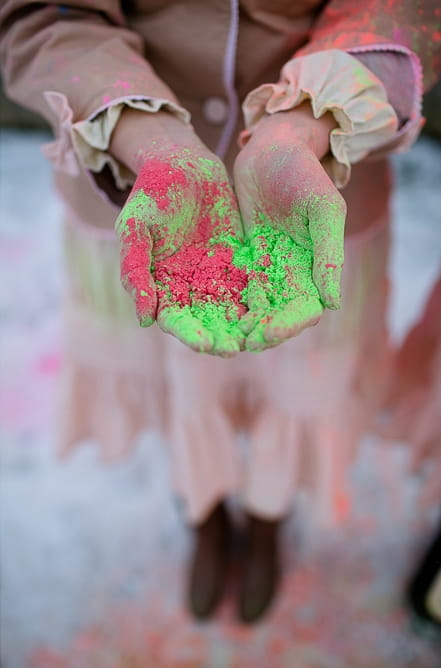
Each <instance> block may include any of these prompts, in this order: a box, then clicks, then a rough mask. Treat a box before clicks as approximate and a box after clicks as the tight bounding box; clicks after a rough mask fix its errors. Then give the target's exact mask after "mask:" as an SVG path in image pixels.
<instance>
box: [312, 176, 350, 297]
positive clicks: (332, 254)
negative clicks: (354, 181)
mask: <svg viewBox="0 0 441 668" xmlns="http://www.w3.org/2000/svg"><path fill="white" fill-rule="evenodd" d="M326 178H328V177H327V176H326ZM308 221H309V232H310V234H311V240H312V246H313V258H314V263H313V269H312V277H313V280H314V283H315V285H316V286H317V289H318V291H319V293H320V297H321V299H322V302H323V305H324V306H325V308H330V309H338V308H340V303H341V296H340V281H341V271H342V267H343V259H344V228H345V221H346V202H345V201H344V199H343V197H342V196H341V195H340V194H339V193H338V192H337V191H336V190H335V188H334V186H332V190H331V191H330V192H329V193H325V194H323V195H320V196H318V195H317V196H314V197H313V198H312V199H311V200H310V202H309V203H308Z"/></svg>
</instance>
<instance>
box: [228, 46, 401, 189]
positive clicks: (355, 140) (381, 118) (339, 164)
mask: <svg viewBox="0 0 441 668" xmlns="http://www.w3.org/2000/svg"><path fill="white" fill-rule="evenodd" d="M305 100H310V101H311V107H312V111H313V114H314V117H315V118H320V117H321V116H323V115H324V114H326V113H327V112H331V113H332V114H333V115H334V118H335V120H336V122H337V123H338V127H337V128H335V129H334V130H332V131H331V134H330V149H331V152H330V154H329V155H328V156H326V157H325V158H324V160H323V161H322V163H323V166H324V167H325V169H326V171H327V172H328V173H329V175H330V177H331V178H332V179H333V181H334V183H335V184H336V186H337V187H339V188H343V187H344V186H345V185H346V184H347V183H348V181H349V178H350V170H351V164H353V163H356V162H359V161H360V160H362V159H363V158H365V157H366V156H367V155H368V154H370V153H372V152H374V151H377V150H378V149H379V148H380V147H384V146H386V145H388V144H389V143H391V144H393V143H394V139H395V140H396V136H397V131H398V125H399V124H398V118H397V115H396V113H395V111H394V109H393V108H392V106H391V105H390V104H389V102H388V99H387V94H386V90H385V88H384V86H383V84H382V82H381V81H380V80H379V79H378V78H377V77H376V76H375V75H374V74H373V73H372V72H371V71H370V70H369V69H368V68H367V67H365V66H364V65H363V64H362V63H361V62H360V61H359V60H358V59H357V58H355V57H353V56H351V55H349V54H348V53H346V52H344V51H340V50H338V49H330V50H327V51H319V52H317V53H313V54H308V55H306V56H301V57H298V58H294V59H292V60H290V61H289V62H288V63H286V65H285V66H284V67H283V68H282V71H281V77H280V81H279V82H278V83H276V84H264V85H262V86H260V87H259V88H256V89H255V90H254V91H252V92H251V93H249V95H248V96H247V98H246V99H245V101H244V104H243V113H244V119H245V127H246V130H244V132H243V133H242V134H241V136H240V139H239V143H240V145H241V146H244V145H245V143H246V142H247V141H248V139H249V137H250V136H251V134H252V133H253V131H254V130H255V128H256V127H257V125H258V123H259V121H260V119H261V118H262V117H263V116H264V115H265V114H275V113H277V112H279V111H288V110H290V109H294V108H295V107H297V106H299V105H300V104H301V103H302V102H304V101H305ZM394 148H395V149H396V146H394Z"/></svg>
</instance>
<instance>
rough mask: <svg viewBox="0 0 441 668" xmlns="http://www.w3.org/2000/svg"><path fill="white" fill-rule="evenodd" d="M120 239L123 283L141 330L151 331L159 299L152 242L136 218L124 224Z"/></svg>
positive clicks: (147, 232)
mask: <svg viewBox="0 0 441 668" xmlns="http://www.w3.org/2000/svg"><path fill="white" fill-rule="evenodd" d="M120 239H121V282H122V284H123V286H124V288H125V290H127V292H128V293H129V294H130V295H131V297H132V299H133V300H134V302H135V307H136V315H137V317H138V320H139V322H140V324H141V326H142V327H149V326H150V325H151V324H152V323H153V322H154V321H155V317H156V311H157V305H158V298H157V293H156V286H155V282H154V280H153V277H152V275H151V273H150V265H151V257H152V245H153V244H152V239H151V236H150V233H149V231H148V230H146V229H145V227H144V225H143V224H142V223H141V222H140V221H139V220H136V219H135V218H129V219H128V220H127V221H125V224H124V231H123V232H122V233H121V234H120Z"/></svg>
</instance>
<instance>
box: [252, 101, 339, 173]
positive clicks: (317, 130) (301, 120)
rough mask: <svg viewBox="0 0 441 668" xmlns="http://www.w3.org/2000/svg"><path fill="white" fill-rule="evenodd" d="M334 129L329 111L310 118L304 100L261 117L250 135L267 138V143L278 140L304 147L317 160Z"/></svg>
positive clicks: (307, 103)
mask: <svg viewBox="0 0 441 668" xmlns="http://www.w3.org/2000/svg"><path fill="white" fill-rule="evenodd" d="M336 127H337V123H336V121H335V118H334V116H333V115H332V114H331V113H330V112H328V113H326V114H325V115H324V116H322V117H321V118H314V115H313V113H312V108H311V104H310V102H309V101H306V102H304V103H303V104H301V105H300V106H298V107H296V108H295V109H290V110H288V111H279V112H277V113H276V114H269V115H266V116H264V117H263V118H262V119H261V120H260V121H259V124H258V125H257V127H256V129H255V131H254V133H253V134H256V133H257V134H258V135H259V137H267V138H268V140H269V141H271V142H274V141H277V140H279V141H281V142H283V143H285V144H286V143H290V144H291V143H293V142H295V143H302V144H306V146H308V148H309V149H310V150H311V151H312V152H313V153H314V154H315V156H316V157H317V158H318V159H319V160H321V159H322V158H323V157H324V156H325V155H326V154H327V153H328V152H329V148H330V144H329V135H330V133H331V130H333V129H334V128H336Z"/></svg>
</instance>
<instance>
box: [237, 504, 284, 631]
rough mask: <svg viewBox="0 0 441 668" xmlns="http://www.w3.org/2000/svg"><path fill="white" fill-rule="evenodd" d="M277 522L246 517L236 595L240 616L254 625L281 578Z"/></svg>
mask: <svg viewBox="0 0 441 668" xmlns="http://www.w3.org/2000/svg"><path fill="white" fill-rule="evenodd" d="M279 526H280V522H279V521H268V520H262V519H259V518H258V517H253V516H252V515H250V516H249V525H248V537H247V538H248V541H247V548H246V552H245V555H244V573H243V579H242V583H241V589H240V594H239V616H240V619H241V620H242V621H243V622H246V623H251V622H255V621H256V620H257V619H259V617H261V616H262V615H263V614H264V612H266V610H267V609H268V608H269V606H270V604H271V602H272V600H273V598H274V594H275V593H276V590H277V586H278V583H279V578H280V566H279V543H278V533H279Z"/></svg>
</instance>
